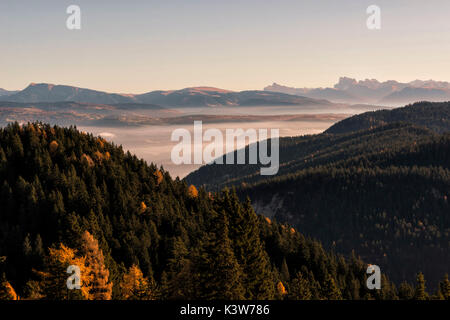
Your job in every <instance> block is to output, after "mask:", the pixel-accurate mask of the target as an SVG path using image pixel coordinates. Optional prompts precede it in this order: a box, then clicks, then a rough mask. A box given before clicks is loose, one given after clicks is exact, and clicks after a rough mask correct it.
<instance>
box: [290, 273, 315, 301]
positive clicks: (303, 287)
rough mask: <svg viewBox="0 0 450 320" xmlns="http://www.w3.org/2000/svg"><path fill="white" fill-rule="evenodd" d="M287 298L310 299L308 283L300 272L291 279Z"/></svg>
mask: <svg viewBox="0 0 450 320" xmlns="http://www.w3.org/2000/svg"><path fill="white" fill-rule="evenodd" d="M290 288H291V290H290V292H289V298H290V299H292V300H311V298H312V294H311V290H310V284H309V282H308V280H307V279H305V277H304V276H303V274H302V273H301V272H299V273H297V276H296V277H295V279H294V280H292V283H291V286H290Z"/></svg>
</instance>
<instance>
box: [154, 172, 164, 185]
mask: <svg viewBox="0 0 450 320" xmlns="http://www.w3.org/2000/svg"><path fill="white" fill-rule="evenodd" d="M154 175H155V177H156V184H157V185H158V186H159V185H160V184H161V182H162V181H163V179H164V176H163V174H162V172H161V171H159V170H156V171H155V173H154Z"/></svg>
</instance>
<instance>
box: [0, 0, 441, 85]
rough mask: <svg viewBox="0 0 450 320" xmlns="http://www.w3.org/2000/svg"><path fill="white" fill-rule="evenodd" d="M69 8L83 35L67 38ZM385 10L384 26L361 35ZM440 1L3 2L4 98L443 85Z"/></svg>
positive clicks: (0, 76) (0, 63)
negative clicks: (49, 92)
mask: <svg viewBox="0 0 450 320" xmlns="http://www.w3.org/2000/svg"><path fill="white" fill-rule="evenodd" d="M70 4H77V5H79V6H80V7H81V12H82V30H80V31H69V30H67V29H66V19H67V16H68V15H67V14H66V8H67V6H69V5H70ZM371 4H376V5H378V6H380V7H381V18H382V28H381V30H379V31H371V30H368V29H367V28H366V19H367V14H366V8H367V7H368V6H369V5H371ZM449 14H450V1H448V0H428V1H423V0H420V1H419V0H369V1H366V0H339V1H337V0H304V1H301V0H295V1H287V0H258V1H257V0H240V1H235V0H182V1H171V0H164V1H163V0H161V1H144V0H142V1H137V0H128V1H113V0H103V1H100V0H97V1H96V0H70V1H66V0H53V1H50V0H36V1H35V0H29V1H23V0H2V1H1V2H0V42H1V47H0V48H1V50H0V88H5V89H10V90H11V89H22V88H24V87H25V86H27V85H28V84H29V83H30V82H50V83H56V84H69V85H75V86H81V87H89V88H93V89H98V90H105V91H110V92H124V93H141V92H147V91H151V90H157V89H179V88H183V87H188V86H199V85H209V86H216V87H221V88H227V89H232V90H244V89H261V88H263V87H264V86H266V85H268V84H271V83H272V82H278V83H282V84H286V85H290V86H295V87H304V86H305V87H315V86H332V85H333V84H334V83H335V82H336V81H337V79H338V77H340V76H350V77H355V78H358V79H362V78H377V79H379V80H388V79H396V80H401V81H410V80H414V79H430V78H432V79H435V80H450V74H449V73H450V19H448V16H449Z"/></svg>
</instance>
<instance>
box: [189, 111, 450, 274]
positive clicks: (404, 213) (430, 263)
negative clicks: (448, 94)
mask: <svg viewBox="0 0 450 320" xmlns="http://www.w3.org/2000/svg"><path fill="white" fill-rule="evenodd" d="M449 111H450V105H449V104H448V103H421V104H416V105H413V106H408V107H405V108H400V109H394V110H392V111H387V110H383V111H380V112H370V113H365V114H362V115H359V116H355V117H352V118H349V119H344V120H342V121H341V122H339V123H337V124H336V125H334V126H333V127H331V128H330V129H329V130H327V131H326V132H325V133H323V134H319V135H312V136H302V137H290V138H281V139H280V169H279V172H278V174H277V175H275V176H261V175H260V172H259V169H260V165H232V166H231V165H230V166H228V165H217V164H212V165H206V166H203V167H201V168H200V169H198V170H197V171H195V172H193V173H191V174H190V175H188V176H187V177H186V181H187V182H188V183H195V184H197V185H204V186H205V187H206V188H208V189H210V190H217V189H221V188H223V187H224V186H234V187H237V188H238V193H239V195H240V196H241V197H242V198H245V197H247V196H249V197H250V199H251V200H252V205H253V207H254V208H255V210H256V212H257V213H260V214H264V215H266V216H268V217H271V218H275V219H276V220H277V221H280V222H286V223H289V224H292V225H294V226H296V227H297V228H298V229H299V230H302V231H303V232H304V233H305V234H307V235H308V236H311V237H314V238H317V239H319V240H320V241H322V242H323V243H324V244H325V246H326V247H327V248H331V249H333V250H335V251H336V252H339V253H344V254H346V255H350V254H351V250H352V248H353V247H356V250H357V252H360V253H361V254H362V256H363V257H364V259H366V260H368V261H371V262H373V263H374V264H378V265H380V266H381V268H382V270H386V271H388V272H389V274H390V275H391V278H392V279H393V280H395V281H396V282H400V281H402V280H404V279H411V278H409V276H408V275H407V271H408V269H410V268H412V269H420V270H422V271H424V272H426V273H427V274H430V275H431V279H433V278H434V279H433V280H436V279H437V277H438V276H437V275H438V274H442V273H443V272H447V273H448V272H449V271H450V270H449V266H450V255H449V254H448V241H450V219H449V216H448V212H450V202H449V200H448V197H449V196H450V194H449V192H450V133H449V131H450V127H449V125H448V119H449V116H448V113H449ZM246 150H248V147H247V148H246ZM246 154H248V152H246Z"/></svg>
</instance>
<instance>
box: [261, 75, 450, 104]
mask: <svg viewBox="0 0 450 320" xmlns="http://www.w3.org/2000/svg"><path fill="white" fill-rule="evenodd" d="M264 90H265V91H271V92H282V93H288V94H294V95H301V96H305V97H310V98H316V99H317V98H319V99H327V100H330V101H332V102H339V103H370V104H373V103H376V104H384V105H395V106H398V105H402V104H403V105H404V104H408V103H413V102H416V101H447V100H450V83H449V82H444V81H433V80H428V81H422V80H414V81H411V82H407V83H402V82H398V81H395V80H389V81H385V82H380V81H378V80H376V79H366V80H360V81H357V80H356V79H352V78H348V77H341V78H340V79H339V81H338V83H337V84H335V85H334V87H333V88H292V87H286V86H282V85H279V84H276V83H274V84H272V85H270V86H267V87H265V88H264Z"/></svg>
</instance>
